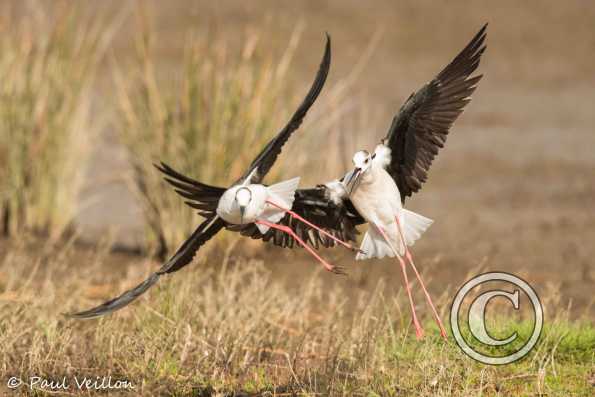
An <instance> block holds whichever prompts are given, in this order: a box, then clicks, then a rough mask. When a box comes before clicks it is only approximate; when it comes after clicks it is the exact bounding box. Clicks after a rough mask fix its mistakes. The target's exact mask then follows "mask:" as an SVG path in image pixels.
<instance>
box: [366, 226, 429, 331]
mask: <svg viewBox="0 0 595 397" xmlns="http://www.w3.org/2000/svg"><path fill="white" fill-rule="evenodd" d="M375 226H376V228H378V230H379V231H380V234H382V237H384V239H385V240H386V242H387V243H388V245H389V246H390V247H391V249H392V250H393V252H394V253H395V255H396V256H397V259H398V260H399V264H400V265H401V270H402V271H403V278H404V279H405V287H406V288H407V295H408V296H409V304H410V305H411V313H412V315H413V325H414V326H415V336H416V337H417V339H418V340H419V339H421V338H422V337H423V336H424V330H423V329H422V327H421V325H420V324H419V321H418V320H417V314H416V313H415V306H414V305H413V297H412V296H411V288H410V286H409V278H408V277H407V269H406V266H405V261H403V258H401V256H400V255H399V253H398V252H397V251H396V250H395V248H394V247H393V245H392V243H391V242H390V240H389V239H388V236H387V235H386V232H385V231H384V229H383V228H382V227H380V226H378V225H375Z"/></svg>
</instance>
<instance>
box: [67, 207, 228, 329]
mask: <svg viewBox="0 0 595 397" xmlns="http://www.w3.org/2000/svg"><path fill="white" fill-rule="evenodd" d="M224 226H225V222H224V221H223V220H221V219H220V218H219V217H213V218H210V219H207V220H205V221H204V222H203V223H201V224H200V225H199V226H198V227H197V228H196V230H195V231H194V233H192V235H191V236H190V237H189V238H188V239H187V240H186V241H185V242H184V243H183V244H182V246H181V247H180V248H178V250H177V251H176V253H175V254H174V255H173V256H172V257H171V258H170V259H169V260H168V261H167V262H165V263H164V264H163V266H161V268H160V269H159V270H157V271H156V272H154V273H152V274H151V275H150V276H149V277H147V279H146V280H144V281H143V282H142V283H140V284H139V285H137V286H136V287H134V288H132V289H129V290H128V291H125V292H124V293H122V294H121V295H120V296H118V297H116V298H113V299H110V300H109V301H107V302H104V303H102V304H101V305H99V306H96V307H94V308H92V309H89V310H84V311H81V312H78V313H70V314H67V316H68V317H73V318H79V319H83V318H94V317H99V316H103V315H105V314H108V313H111V312H114V311H116V310H119V309H121V308H123V307H125V306H127V305H129V304H130V303H132V302H133V301H134V300H136V299H137V298H138V297H139V296H141V295H142V294H144V293H145V292H146V291H147V290H148V289H149V288H151V287H152V286H153V285H155V283H157V281H158V280H159V277H160V276H162V275H163V274H167V273H173V272H175V271H178V270H180V269H181V268H183V267H184V266H186V265H187V264H189V263H190V262H191V261H192V259H194V256H195V254H196V251H197V250H198V248H200V246H202V245H203V244H204V243H206V242H207V241H209V240H210V239H211V238H212V237H213V236H214V235H215V234H217V232H218V231H219V230H221V229H222V228H223V227H224Z"/></svg>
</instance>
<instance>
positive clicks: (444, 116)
mask: <svg viewBox="0 0 595 397" xmlns="http://www.w3.org/2000/svg"><path fill="white" fill-rule="evenodd" d="M486 28H487V24H486V25H484V26H483V27H482V28H481V30H480V31H479V32H478V33H477V34H476V35H475V37H473V39H472V40H471V41H470V42H469V44H467V46H466V47H465V48H464V49H463V50H462V51H461V52H460V53H459V54H458V55H457V56H456V57H455V58H454V59H453V60H452V62H451V63H449V64H448V65H447V66H446V67H445V68H444V69H443V70H442V71H441V72H440V73H438V75H437V76H436V77H435V78H434V79H433V80H432V81H430V82H429V83H427V84H426V85H424V86H423V87H422V88H421V89H420V90H419V91H417V92H416V93H413V94H411V96H410V97H409V98H408V99H407V101H406V102H405V104H404V105H403V106H402V107H401V109H400V110H399V113H398V114H397V115H396V116H395V117H394V118H393V121H392V124H391V126H390V129H389V131H388V134H387V135H386V138H385V141H384V142H385V144H386V145H387V146H388V147H389V148H390V149H391V162H390V164H389V165H388V166H387V171H388V172H389V173H390V174H391V176H392V177H393V179H394V180H395V182H396V184H397V187H398V188H399V192H400V193H401V200H402V201H403V202H404V201H405V198H406V197H407V196H411V194H413V193H415V192H417V191H418V190H419V189H421V186H422V184H423V183H424V182H425V181H426V180H427V177H428V171H429V169H430V166H431V164H432V161H433V160H434V157H435V156H436V155H437V154H438V150H439V149H440V148H441V147H443V146H444V143H445V142H446V136H447V135H448V132H449V129H450V127H451V126H452V124H453V123H454V121H455V120H456V119H457V117H458V116H459V115H460V114H461V113H462V112H463V108H464V107H465V105H466V104H467V103H469V101H470V100H471V98H470V97H471V94H472V93H473V92H474V91H475V89H476V88H477V83H478V82H479V80H480V79H481V77H482V76H481V75H478V76H475V77H470V76H471V74H472V73H473V72H475V70H476V69H477V67H478V66H479V61H480V58H481V55H482V54H483V52H484V51H485V49H486V47H485V45H484V42H485V38H486Z"/></svg>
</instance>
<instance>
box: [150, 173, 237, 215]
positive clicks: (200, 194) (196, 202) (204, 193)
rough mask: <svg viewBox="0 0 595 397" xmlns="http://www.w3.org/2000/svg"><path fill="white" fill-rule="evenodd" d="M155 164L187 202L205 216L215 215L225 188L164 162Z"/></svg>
mask: <svg viewBox="0 0 595 397" xmlns="http://www.w3.org/2000/svg"><path fill="white" fill-rule="evenodd" d="M154 166H155V168H157V169H158V170H159V171H161V172H162V173H163V174H164V179H165V181H166V182H167V183H169V184H170V185H172V186H173V188H174V190H175V191H176V193H178V194H179V195H180V196H182V197H184V198H185V199H186V204H188V205H189V206H190V207H192V208H195V209H197V210H198V213H199V215H201V216H204V217H205V218H209V217H212V216H214V215H215V211H216V210H217V204H218V203H219V199H220V198H221V196H222V195H223V193H225V188H222V187H218V186H211V185H207V184H206V183H202V182H199V181H197V180H196V179H192V178H190V177H188V176H186V175H182V174H181V173H179V172H178V171H176V170H174V169H173V168H172V167H170V166H169V165H167V164H165V163H164V162H161V164H160V165H157V164H154Z"/></svg>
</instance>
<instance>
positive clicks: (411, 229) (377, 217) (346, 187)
mask: <svg viewBox="0 0 595 397" xmlns="http://www.w3.org/2000/svg"><path fill="white" fill-rule="evenodd" d="M486 27H487V25H485V26H484V27H482V29H481V30H480V31H479V32H478V33H477V34H476V35H475V37H474V38H473V39H472V40H471V41H470V42H469V44H468V45H467V46H466V47H465V48H464V49H463V50H462V51H461V52H460V53H459V54H458V55H457V56H456V57H455V58H454V59H453V61H452V62H451V63H450V64H448V65H447V66H446V67H445V68H444V69H443V70H442V71H441V72H440V73H439V74H438V75H437V76H436V77H435V78H434V79H433V80H431V81H430V82H429V83H427V84H426V85H424V86H423V87H422V88H421V89H420V90H419V91H417V92H416V93H413V94H412V95H411V96H410V97H409V98H408V99H407V101H406V102H405V104H404V105H403V106H402V107H401V109H400V110H399V113H398V114H397V115H396V116H395V117H394V119H393V122H392V125H391V126H390V129H389V131H388V134H387V135H386V137H385V138H384V139H383V140H382V142H381V143H380V144H379V145H378V146H377V147H376V149H375V151H374V153H373V154H370V153H368V152H367V151H365V150H362V151H359V152H357V153H355V155H354V156H353V163H354V166H355V168H354V169H353V170H352V171H351V172H349V173H348V174H347V175H346V176H345V177H344V179H343V180H342V181H341V183H337V182H335V183H334V184H332V185H329V187H330V188H332V189H333V192H334V195H335V196H336V197H340V198H342V199H343V200H347V199H349V201H350V202H351V203H352V204H353V206H354V207H355V209H356V210H357V213H358V214H359V215H360V216H362V217H363V218H364V219H365V220H366V221H367V222H368V223H369V225H370V226H369V229H368V231H367V233H366V235H365V236H364V239H363V241H362V245H361V249H362V251H363V252H360V253H358V254H357V256H356V259H369V258H382V257H384V256H389V257H395V256H396V257H397V259H398V261H399V264H400V266H401V270H402V273H403V277H404V279H405V286H406V289H407V295H408V298H409V303H410V305H411V311H412V316H413V323H414V326H415V331H416V335H417V337H418V338H421V337H422V336H423V329H422V328H421V325H420V324H419V321H418V319H417V315H416V313H415V306H414V304H413V298H412V296H411V289H410V286H409V281H408V278H407V271H406V265H405V261H404V259H403V258H406V259H407V261H408V262H409V264H410V265H411V267H412V268H413V271H414V273H415V276H416V277H417V279H418V281H419V283H420V285H421V287H422V290H423V292H424V295H425V296H426V299H427V300H428V303H429V305H430V307H431V309H432V312H433V315H434V317H435V319H436V321H437V323H438V326H439V327H440V333H441V335H442V336H443V337H444V338H446V331H445V329H444V326H443V324H442V321H441V320H440V316H439V315H438V312H437V311H436V308H435V307H434V304H433V302H432V299H431V298H430V295H429V293H428V291H427V290H426V287H425V285H424V283H423V281H422V278H421V276H420V274H419V272H418V271H417V268H416V266H415V263H414V262H413V257H412V256H411V252H410V251H409V248H408V246H411V245H413V243H414V242H415V241H416V240H417V239H419V237H420V236H421V234H422V233H423V232H424V231H425V230H426V229H427V228H428V227H429V226H430V224H431V223H432V220H430V219H428V218H426V217H424V216H422V215H419V214H416V213H414V212H411V211H408V210H406V209H405V208H403V203H404V201H405V198H406V197H407V196H411V194H412V193H414V192H417V191H418V190H419V189H420V188H421V186H422V183H423V182H425V181H426V179H427V174H428V170H429V168H430V165H431V164H432V160H433V159H434V156H436V154H438V150H439V149H440V148H441V147H443V145H444V143H445V141H446V136H447V135H448V132H449V129H450V127H451V126H452V124H453V122H454V121H455V120H456V119H457V117H458V116H459V114H461V112H462V111H463V108H464V107H465V105H466V104H467V103H468V102H469V101H470V100H471V94H472V93H473V92H474V91H475V89H476V87H477V83H478V82H479V80H480V79H481V77H482V76H481V75H478V76H475V77H471V74H472V73H473V72H474V71H475V70H476V69H477V67H478V65H479V61H480V58H481V55H482V54H483V52H484V50H485V45H484V41H485V37H486Z"/></svg>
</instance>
